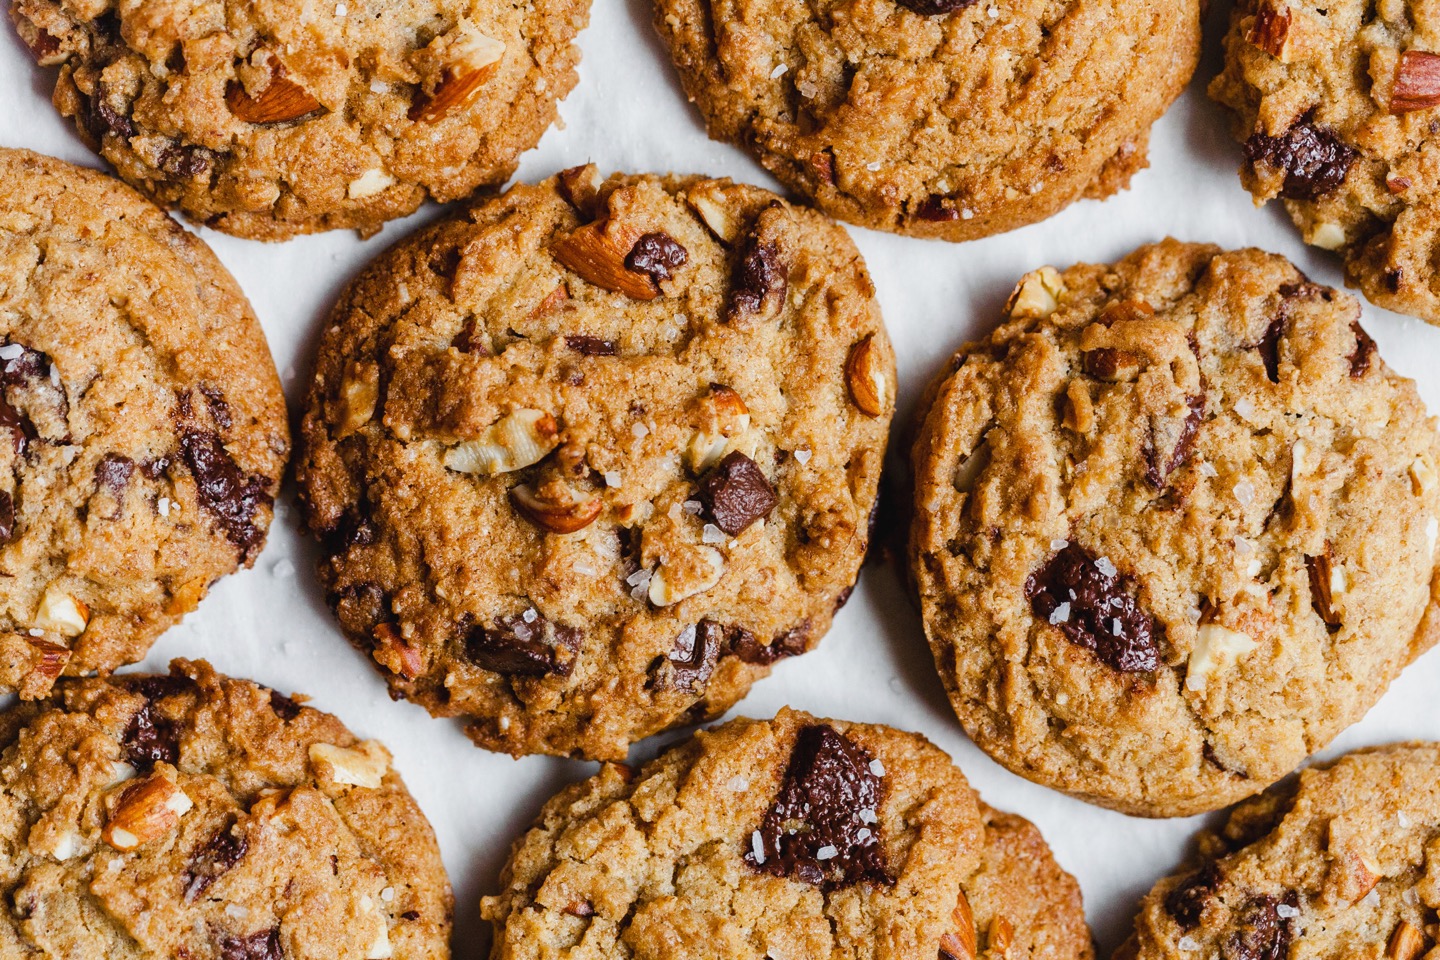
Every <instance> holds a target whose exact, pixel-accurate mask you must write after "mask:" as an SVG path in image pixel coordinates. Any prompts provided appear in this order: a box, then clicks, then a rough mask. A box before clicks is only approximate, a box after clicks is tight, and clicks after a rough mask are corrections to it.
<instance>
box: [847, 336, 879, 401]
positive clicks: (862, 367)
mask: <svg viewBox="0 0 1440 960" xmlns="http://www.w3.org/2000/svg"><path fill="white" fill-rule="evenodd" d="M845 385H846V386H847V387H848V388H849V390H850V399H851V400H852V401H854V403H855V406H856V408H858V409H859V411H860V412H861V413H863V414H865V416H867V417H879V416H881V415H883V414H884V413H885V408H886V404H887V402H888V400H889V394H890V389H889V386H888V384H886V382H885V367H884V364H883V363H882V362H881V359H880V348H879V347H877V346H875V335H874V334H866V336H865V338H864V339H863V340H861V341H860V342H859V343H857V344H855V345H854V346H853V347H851V348H850V355H849V357H847V358H846V360H845Z"/></svg>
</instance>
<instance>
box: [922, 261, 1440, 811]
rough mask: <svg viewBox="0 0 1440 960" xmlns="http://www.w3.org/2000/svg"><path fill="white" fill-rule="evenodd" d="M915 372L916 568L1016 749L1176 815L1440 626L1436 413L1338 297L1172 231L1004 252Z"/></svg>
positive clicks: (1415, 651)
mask: <svg viewBox="0 0 1440 960" xmlns="http://www.w3.org/2000/svg"><path fill="white" fill-rule="evenodd" d="M1007 314H1008V316H1007V319H1006V321H1005V322H1004V323H1003V324H1002V325H1001V326H1000V327H999V328H998V329H997V330H996V331H995V333H994V334H993V335H991V336H990V337H989V338H988V339H986V340H983V341H981V342H978V343H972V344H969V345H967V346H966V347H964V348H963V349H962V350H961V351H960V352H959V354H958V355H957V356H956V357H955V359H954V362H953V363H952V364H951V366H950V367H949V368H948V369H947V371H946V373H945V374H944V375H943V376H942V378H941V379H940V380H939V381H938V382H937V384H936V385H935V386H934V387H932V389H931V391H930V394H929V396H928V397H927V398H926V403H927V404H928V409H927V412H926V415H925V417H924V426H923V427H922V429H921V432H920V436H919V438H918V440H917V442H916V444H915V447H914V461H915V469H916V473H917V479H916V491H915V521H914V527H913V531H912V547H911V564H912V569H913V572H914V576H915V578H916V582H917V584H918V588H919V593H920V599H921V604H922V611H923V616H924V621H925V630H926V633H927V635H928V637H929V640H930V646H931V649H932V651H933V653H934V655H935V662H936V665H937V667H938V668H939V671H940V674H941V676H942V678H943V679H944V682H945V685H946V688H947V690H948V691H949V694H950V699H951V703H952V704H953V706H954V708H955V711H956V713H957V715H958V716H959V717H960V720H961V722H962V723H963V724H964V726H965V728H966V730H967V731H968V732H969V733H970V735H971V737H972V738H974V739H975V741H976V742H977V743H978V744H979V745H980V746H981V747H982V748H983V749H984V750H985V751H986V752H987V753H989V754H990V755H991V756H992V757H994V758H995V759H996V760H997V761H999V762H1000V763H1002V764H1004V765H1005V766H1006V767H1008V768H1009V769H1011V770H1012V771H1014V772H1015V773H1017V774H1019V775H1021V776H1024V777H1027V778H1029V779H1031V780H1034V781H1036V782H1037V783H1041V784H1045V785H1047V786H1050V787H1054V788H1056V789H1059V790H1064V791H1066V792H1068V793H1071V794H1074V795H1075V796H1078V797H1080V798H1082V799H1085V800H1088V801H1090V802H1092V803H1098V804H1101V805H1104V806H1108V807H1112V808H1114V809H1117V810H1122V811H1125V812H1128V813H1132V814H1138V815H1144V816H1181V815H1188V814H1193V813H1198V812H1200V811H1204V810H1212V809H1216V808H1218V807H1222V806H1225V805H1227V804H1229V803H1232V802H1234V801H1236V800H1239V799H1241V798H1243V797H1246V796H1250V795H1252V794H1254V793H1257V792H1259V791H1260V790H1262V789H1264V788H1265V787H1266V786H1268V785H1269V784H1271V783H1273V782H1275V781H1276V780H1278V779H1280V778H1281V777H1282V776H1284V775H1285V774H1286V773H1288V772H1289V771H1290V770H1292V769H1294V767H1295V766H1296V765H1297V764H1299V763H1300V761H1301V760H1302V759H1304V758H1305V757H1306V756H1307V755H1308V754H1310V753H1312V752H1314V751H1316V750H1318V749H1320V748H1321V747H1323V746H1324V745H1325V744H1326V743H1328V742H1329V741H1330V739H1331V738H1332V737H1334V736H1335V735H1336V734H1337V733H1338V732H1339V731H1340V730H1342V729H1344V728H1345V727H1346V726H1347V725H1349V724H1350V723H1353V722H1354V721H1356V720H1358V719H1360V717H1361V716H1362V715H1363V714H1364V713H1365V711H1366V710H1368V709H1369V708H1370V706H1371V705H1372V704H1374V703H1375V701H1376V700H1377V699H1379V697H1380V695H1381V694H1382V693H1383V692H1384V691H1385V688H1386V687H1387V686H1388V685H1389V683H1390V681H1391V680H1392V679H1393V678H1394V677H1395V676H1396V675H1397V674H1398V673H1399V671H1400V670H1401V668H1402V667H1404V666H1405V665H1406V664H1407V663H1409V662H1410V661H1411V660H1412V659H1413V658H1414V657H1416V656H1417V655H1419V654H1420V653H1421V652H1423V651H1424V650H1426V649H1428V648H1429V647H1430V646H1432V645H1433V644H1434V643H1435V641H1436V640H1437V638H1440V570H1437V563H1436V561H1437V555H1436V537H1437V532H1440V530H1437V518H1440V483H1437V480H1436V469H1437V466H1436V465H1437V463H1440V438H1437V436H1436V433H1435V428H1434V424H1433V422H1431V421H1428V420H1427V419H1426V414H1425V408H1424V405H1423V403H1422V401H1421V400H1420V398H1419V396H1418V394H1417V392H1416V390H1415V385H1414V384H1413V383H1412V382H1411V381H1409V380H1406V379H1404V378H1401V377H1399V376H1397V375H1395V374H1394V373H1392V372H1391V371H1390V370H1389V368H1388V367H1387V366H1386V365H1385V363H1384V361H1382V360H1381V358H1380V357H1379V356H1378V355H1377V354H1376V352H1375V344H1374V343H1373V341H1371V339H1370V338H1369V337H1368V336H1367V335H1366V334H1365V331H1364V330H1363V329H1362V328H1361V326H1360V324H1359V322H1358V321H1359V317H1360V308H1359V305H1358V304H1357V303H1356V302H1355V301H1354V300H1353V299H1352V298H1350V297H1348V296H1346V295H1345V294H1343V293H1338V292H1336V291H1334V290H1331V289H1329V288H1326V287H1322V286H1319V285H1317V284H1314V283H1311V282H1309V281H1308V280H1306V279H1305V277H1304V276H1303V275H1301V274H1300V273H1299V271H1297V270H1296V269H1295V268H1294V267H1293V266H1291V265H1290V263H1289V262H1287V261H1286V260H1284V259H1283V258H1281V257H1278V256H1274V255H1271V254H1266V253H1263V252H1261V251H1258V250H1241V251H1236V252H1222V251H1221V250H1219V249H1218V248H1215V247H1210V246H1201V245H1195V244H1182V243H1178V242H1175V241H1173V240H1170V241H1165V242H1163V243H1160V244H1156V245H1154V246H1149V247H1144V248H1141V249H1140V250H1138V251H1136V252H1135V253H1133V254H1131V255H1130V256H1129V257H1126V258H1125V259H1124V260H1122V261H1120V262H1119V263H1117V264H1115V265H1113V266H1095V265H1082V266H1077V267H1074V268H1072V269H1070V270H1068V271H1066V272H1065V273H1063V274H1062V273H1060V272H1058V271H1056V270H1054V269H1052V268H1049V267H1046V268H1045V269H1043V270H1039V271H1036V272H1035V273H1032V274H1029V275H1027V276H1026V277H1025V278H1024V279H1023V280H1021V282H1020V284H1019V285H1018V286H1017V287H1016V289H1015V293H1014V294H1013V295H1012V297H1011V300H1010V303H1009V304H1008V306H1007Z"/></svg>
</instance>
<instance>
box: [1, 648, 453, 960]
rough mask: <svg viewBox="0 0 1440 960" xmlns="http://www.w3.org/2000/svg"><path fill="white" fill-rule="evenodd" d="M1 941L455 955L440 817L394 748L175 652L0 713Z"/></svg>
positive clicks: (133, 951)
mask: <svg viewBox="0 0 1440 960" xmlns="http://www.w3.org/2000/svg"><path fill="white" fill-rule="evenodd" d="M0 750H3V752H0V851H3V854H4V855H3V863H4V868H3V869H0V890H3V893H4V898H3V899H4V908H3V909H0V954H3V955H5V956H16V957H19V956H24V957H82V956H83V957H116V958H127V960H129V958H135V960H139V958H151V957H153V958H162V957H195V958H200V957H215V958H217V960H281V958H284V957H319V956H334V957H354V958H361V957H364V958H376V960H378V958H384V957H394V958H395V960H422V958H423V960H442V958H445V957H448V956H449V955H450V952H449V948H448V945H447V944H448V940H449V934H450V913H451V896H450V887H449V883H448V882H447V881H446V879H445V868H444V866H443V865H442V864H441V862H440V851H439V848H438V846H437V845H436V843H435V837H434V834H433V833H432V832H431V830H430V825H429V824H428V823H427V822H426V821H425V817H424V815H423V814H422V813H421V812H420V810H419V808H418V807H417V806H416V805H415V801H414V800H413V799H412V798H411V797H410V794H409V793H407V792H406V790H405V785H404V783H402V782H401V780H400V776H399V774H397V773H396V772H395V771H394V770H393V769H392V768H391V766H390V755H389V754H388V753H387V752H386V750H385V748H384V747H383V746H381V745H380V744H378V743H376V742H375V741H373V740H366V741H360V740H357V739H356V737H355V736H354V735H353V734H351V733H350V731H348V730H346V729H345V727H344V725H342V724H341V723H340V721H339V720H337V719H335V718H334V717H332V716H330V715H329V714H327V713H321V712H320V711H318V710H313V709H310V708H309V707H304V706H302V705H301V704H299V703H297V702H296V701H295V700H292V699H290V698H288V697H284V696H281V695H280V694H279V693H276V692H275V691H273V690H269V689H267V688H265V687H262V686H259V685H257V684H254V683H250V682H248V681H244V680H231V679H228V678H225V677H222V676H220V675H218V674H216V673H215V671H214V670H212V669H211V668H210V665H209V664H207V663H205V662H204V661H196V662H190V661H186V660H176V661H173V662H172V663H171V665H170V675H169V676H136V675H133V674H131V675H126V676H123V677H122V676H117V677H114V678H112V679H109V680H100V679H90V680H64V681H61V683H60V684H59V685H58V686H57V687H56V689H55V691H54V693H53V694H52V696H51V697H50V698H49V699H47V700H44V701H40V702H36V703H29V704H24V705H22V706H20V707H18V708H16V709H13V710H11V711H9V712H8V713H6V714H4V715H3V717H0Z"/></svg>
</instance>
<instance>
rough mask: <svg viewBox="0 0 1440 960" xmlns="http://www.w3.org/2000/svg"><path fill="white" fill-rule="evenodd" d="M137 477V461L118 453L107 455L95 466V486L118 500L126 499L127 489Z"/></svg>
mask: <svg viewBox="0 0 1440 960" xmlns="http://www.w3.org/2000/svg"><path fill="white" fill-rule="evenodd" d="M134 475H135V461H134V460H131V459H130V458H129V457H122V456H121V455H120V454H118V453H107V454H105V456H103V457H101V458H100V462H99V463H97V464H95V486H96V487H99V488H100V489H102V490H105V491H107V492H108V493H109V494H110V496H112V497H114V498H115V499H116V500H122V499H124V497H125V488H126V487H127V486H129V485H130V478H131V477H132V476H134Z"/></svg>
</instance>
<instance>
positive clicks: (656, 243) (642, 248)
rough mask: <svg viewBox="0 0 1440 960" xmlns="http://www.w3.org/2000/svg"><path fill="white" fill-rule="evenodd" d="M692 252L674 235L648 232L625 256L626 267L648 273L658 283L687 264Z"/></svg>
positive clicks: (637, 271) (667, 278)
mask: <svg viewBox="0 0 1440 960" xmlns="http://www.w3.org/2000/svg"><path fill="white" fill-rule="evenodd" d="M689 259H690V254H688V253H686V252H685V248H684V247H682V246H680V244H679V243H677V242H676V241H675V239H674V238H673V237H671V236H670V235H669V234H665V233H647V234H645V235H644V236H642V237H641V238H640V239H639V240H636V241H635V246H633V247H631V248H630V253H629V254H628V255H627V256H626V257H625V269H627V270H634V271H635V272H636V273H644V274H648V275H649V277H650V279H651V280H654V281H655V282H656V283H657V284H658V283H660V282H661V281H662V280H669V279H670V277H671V275H672V273H673V272H674V271H676V270H679V269H680V268H681V267H683V266H685V262H686V261H687V260H689Z"/></svg>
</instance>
